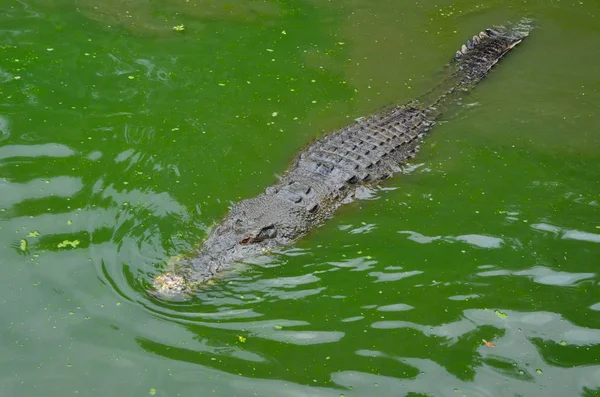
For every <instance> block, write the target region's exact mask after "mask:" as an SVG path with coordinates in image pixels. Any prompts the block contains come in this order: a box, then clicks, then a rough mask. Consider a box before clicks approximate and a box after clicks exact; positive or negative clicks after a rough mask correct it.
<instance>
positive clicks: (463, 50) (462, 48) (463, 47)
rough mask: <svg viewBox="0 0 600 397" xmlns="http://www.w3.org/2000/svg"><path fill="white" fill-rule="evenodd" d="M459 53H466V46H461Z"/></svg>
mask: <svg viewBox="0 0 600 397" xmlns="http://www.w3.org/2000/svg"><path fill="white" fill-rule="evenodd" d="M460 52H462V53H463V54H466V53H467V46H466V45H464V44H463V46H462V47H460Z"/></svg>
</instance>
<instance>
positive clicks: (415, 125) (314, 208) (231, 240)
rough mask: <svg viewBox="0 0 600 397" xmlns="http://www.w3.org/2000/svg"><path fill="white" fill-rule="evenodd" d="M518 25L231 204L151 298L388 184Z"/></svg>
mask: <svg viewBox="0 0 600 397" xmlns="http://www.w3.org/2000/svg"><path fill="white" fill-rule="evenodd" d="M528 23H529V21H527V20H523V21H521V22H519V23H517V24H514V25H512V26H511V27H509V28H497V29H487V30H486V31H485V32H481V33H480V34H479V35H476V36H474V37H473V39H472V40H469V41H468V42H467V44H465V45H463V46H462V48H461V50H460V51H457V53H456V56H455V59H454V60H453V62H452V63H451V64H450V65H449V68H448V69H447V70H448V71H449V73H448V77H447V78H446V79H445V80H444V81H443V82H442V83H441V84H440V85H439V86H438V87H436V88H434V89H433V90H432V91H431V92H429V93H427V94H426V95H424V96H423V97H422V98H420V99H419V100H418V101H414V102H413V103H411V104H409V105H405V106H398V107H394V108H391V109H389V110H387V111H385V112H382V113H381V114H378V115H374V116H371V117H369V118H366V119H362V120H359V121H357V122H356V123H354V124H352V125H350V126H347V127H345V128H342V129H340V130H338V131H334V132H332V133H330V134H328V135H325V136H324V137H322V138H321V139H319V140H317V141H316V142H314V143H313V144H311V145H310V146H308V147H307V148H306V149H305V150H303V151H302V152H301V153H300V154H299V155H298V157H297V159H296V161H294V163H293V165H292V167H290V169H289V170H288V171H287V172H286V174H285V175H284V176H283V178H282V179H281V180H280V182H279V183H277V184H276V185H274V186H271V187H269V188H267V189H266V191H265V193H263V194H261V195H259V196H257V197H254V198H250V199H247V200H243V201H241V202H239V203H238V204H236V205H235V206H234V207H233V208H232V209H231V211H230V212H229V214H228V215H227V216H226V217H225V218H224V219H223V220H222V221H221V222H220V223H218V224H217V225H216V226H215V227H214V228H213V229H212V231H211V232H210V234H209V235H208V237H207V238H206V240H205V241H204V243H203V244H202V247H201V249H200V250H199V252H197V253H196V254H194V255H193V256H191V257H189V258H182V259H181V260H180V261H179V262H178V263H176V264H175V266H174V269H173V270H172V271H169V272H166V273H163V274H161V275H159V276H157V277H156V278H155V279H154V285H153V286H154V291H152V293H153V294H154V295H155V296H158V297H160V298H167V299H181V298H182V297H185V296H186V295H188V294H189V293H191V292H192V291H193V290H195V289H196V288H198V287H199V286H201V285H207V284H210V283H211V282H212V281H213V280H214V279H216V278H217V277H219V275H221V274H223V273H224V272H227V271H229V270H231V269H233V268H234V266H235V264H236V263H239V262H244V261H248V260H250V259H252V258H255V257H257V256H260V255H265V254H267V253H269V252H271V251H274V250H276V249H277V248H279V247H283V246H287V245H290V244H292V243H293V242H295V241H296V240H298V239H299V238H301V237H302V236H304V235H306V234H307V233H308V232H309V231H310V230H312V229H314V228H315V227H316V226H318V225H320V224H322V223H323V222H324V221H325V220H326V219H327V218H329V217H331V216H332V214H333V213H334V212H335V210H336V209H337V208H338V207H339V206H340V205H342V203H344V202H346V201H348V199H351V198H352V197H353V196H354V194H355V192H356V189H357V188H358V187H359V186H366V185H374V184H377V183H379V182H380V181H382V180H385V179H387V178H389V177H390V176H392V175H393V174H394V173H396V172H398V171H399V170H400V166H401V165H402V164H405V163H406V161H407V160H409V159H410V158H412V157H414V155H415V154H416V152H417V151H418V149H419V142H420V141H421V139H422V138H423V137H424V136H425V134H426V133H427V132H428V131H429V130H430V129H431V127H432V126H433V125H434V124H435V120H436V119H437V117H438V116H439V115H440V113H441V112H442V111H443V108H445V107H447V106H448V105H450V104H452V103H453V102H455V101H456V100H457V97H458V96H459V95H461V94H462V92H463V91H466V90H468V89H470V88H472V87H473V86H474V85H475V84H477V83H478V82H479V81H480V80H481V79H482V78H484V77H485V76H486V75H487V73H488V72H489V70H490V69H491V67H492V66H494V65H495V64H496V63H497V62H498V60H500V58H502V57H503V56H504V55H505V54H506V53H507V52H508V51H510V50H511V49H512V48H513V47H514V46H516V45H517V44H518V43H520V42H521V40H522V39H523V38H524V37H525V36H527V34H528V32H529V31H530V30H531V27H530V25H529V24H528Z"/></svg>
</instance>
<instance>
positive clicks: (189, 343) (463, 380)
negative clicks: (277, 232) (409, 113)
mask: <svg viewBox="0 0 600 397" xmlns="http://www.w3.org/2000/svg"><path fill="white" fill-rule="evenodd" d="M49 3H51V4H49ZM0 10H1V12H0V22H1V24H0V53H1V54H2V56H1V57H0V94H1V97H2V101H1V102H0V211H1V212H0V238H1V241H2V244H0V266H1V267H2V270H3V280H4V282H3V286H4V288H2V289H1V290H0V310H1V311H0V313H1V315H2V322H1V323H0V336H1V339H0V340H1V342H0V348H1V351H2V354H1V355H0V360H1V363H2V364H1V367H0V368H1V370H0V395H2V396H35V395H45V396H61V397H62V396H66V395H83V396H99V395H112V396H145V395H156V396H190V395H215V396H253V395H258V396H340V395H345V396H365V395H381V396H417V395H432V396H456V395H459V396H463V395H464V396H517V395H523V396H541V395H543V396H561V397H562V396H577V395H581V396H592V395H598V394H600V364H599V363H598V360H599V358H600V292H599V288H598V286H599V283H600V277H599V276H598V265H599V264H600V209H599V206H600V185H599V182H598V175H599V171H600V168H599V166H598V160H599V159H600V117H599V116H598V112H597V109H598V104H599V103H600V78H599V77H598V72H597V65H598V64H600V52H599V51H598V49H600V23H599V22H598V17H599V9H598V4H597V2H592V1H586V0H584V1H581V2H580V1H573V2H569V1H567V2H565V1H554V2H518V1H510V2H505V1H504V2H500V1H492V2H486V3H481V2H475V1H471V0H464V1H458V2H449V1H446V2H442V3H440V2H433V1H424V2H417V3H414V2H413V3H410V4H403V3H400V2H397V1H392V0H377V1H373V0H368V1H367V0H353V1H347V2H340V1H333V2H330V1H318V0H307V1H294V2H292V1H248V2H246V1H239V0H234V1H230V2H227V3H222V2H217V1H197V0H189V1H175V0H171V1H164V2H149V3H148V2H142V1H134V0H130V1H103V2H92V1H88V0H62V1H54V2H47V1H42V0H23V1H15V0H6V1H5V2H3V3H2V5H0ZM522 16H529V17H532V18H534V19H535V20H536V24H537V25H538V28H537V29H536V30H535V31H534V32H533V33H532V35H531V36H530V37H529V38H528V39H527V40H526V42H524V43H523V45H521V46H519V48H518V49H517V50H516V51H515V52H514V53H512V54H510V56H509V57H507V59H505V60H504V61H503V62H502V63H501V65H499V67H498V68H496V70H494V72H493V73H492V74H491V75H490V78H489V79H486V80H485V81H484V82H483V83H482V84H481V85H480V86H479V87H478V88H477V89H476V90H475V91H474V92H473V93H471V94H469V95H468V96H466V97H465V100H464V102H463V103H461V104H458V105H457V106H456V108H455V109H452V110H451V112H450V113H448V114H447V115H446V116H445V118H444V120H443V122H441V123H440V125H438V126H437V127H436V128H435V129H434V130H433V133H432V134H431V136H430V137H429V138H428V140H427V141H426V143H425V144H424V147H423V149H422V151H421V153H420V155H419V156H418V158H417V159H416V161H415V163H414V164H413V167H412V168H411V170H412V171H411V172H408V173H407V174H404V175H398V176H397V177H395V178H394V179H393V180H391V181H389V182H388V183H386V184H385V185H384V186H383V187H382V188H380V189H376V190H375V191H374V192H372V196H371V197H370V198H368V199H364V200H361V201H358V202H355V203H353V204H350V205H347V206H346V207H345V208H343V209H342V210H341V211H340V212H339V213H338V214H337V216H336V217H335V218H334V219H332V220H331V221H330V222H328V223H327V224H326V225H324V226H323V227H322V228H320V229H319V230H316V231H315V232H314V233H312V234H311V235H310V236H309V237H307V238H305V239H303V240H302V241H301V242H300V243H299V244H297V245H296V246H294V247H291V248H290V249H289V250H287V251H286V252H285V253H282V254H281V255H278V256H276V257H275V258H274V261H273V262H272V263H269V264H264V265H257V266H254V267H252V268H249V269H246V270H244V271H241V272H239V273H234V274H231V275H229V276H228V277H226V278H225V279H224V280H223V281H222V282H220V283H218V284H217V285H215V286H214V287H212V288H210V289H206V290H202V291H200V292H199V293H198V294H197V297H196V299H194V300H193V301H190V302H173V303H166V302H160V301H156V300H153V299H152V298H151V297H149V296H148V295H147V294H146V292H145V291H146V288H147V287H148V285H149V283H150V282H151V280H152V277H153V276H154V275H156V274H157V273H158V272H160V271H161V270H162V269H164V267H165V262H166V261H167V260H168V258H169V257H170V256H172V255H177V254H179V253H181V252H186V251H189V250H191V249H193V247H194V246H195V245H197V244H198V243H199V242H200V241H201V240H202V238H203V237H204V236H205V233H206V230H207V229H208V228H209V227H210V226H211V224H212V223H213V222H215V221H217V220H218V219H219V218H220V217H221V216H223V214H224V213H225V212H226V211H227V208H228V206H229V205H230V203H231V202H232V201H237V200H239V199H242V198H247V197H251V196H253V195H256V194H258V193H259V192H261V191H262V190H263V189H264V188H265V187H266V186H268V185H269V184H271V183H273V182H274V181H275V179H276V177H275V176H274V175H275V174H277V173H281V172H283V171H284V170H285V168H286V167H287V165H288V164H289V162H290V161H291V159H292V158H293V156H294V154H295V153H297V151H298V150H300V149H301V148H302V147H303V146H304V145H305V144H307V143H308V142H310V141H311V140H312V139H314V138H315V137H317V136H319V135H320V134H322V133H324V132H326V131H329V130H331V129H333V128H338V127H341V126H343V125H345V124H347V123H349V122H350V121H351V120H352V119H353V118H356V117H358V116H361V115H366V114H369V113H372V112H374V111H376V110H378V109H380V108H381V107H383V106H386V105H390V104H393V103H402V102H405V101H408V100H410V99H411V98H413V97H416V96H417V95H419V94H420V93H423V92H425V91H426V90H427V89H428V88H431V87H432V86H433V85H434V84H435V83H436V81H437V77H439V75H440V71H441V69H442V67H443V65H444V64H445V63H446V62H447V61H448V59H449V58H450V57H451V56H452V54H453V53H454V51H455V50H456V48H457V47H459V46H460V45H461V44H462V42H463V41H464V40H466V38H468V37H469V36H471V35H473V34H474V33H476V32H478V31H479V30H481V29H482V28H485V27H487V26H489V25H492V24H494V23H501V22H504V21H507V20H511V19H513V20H514V19H518V18H520V17H522ZM180 25H183V31H177V30H174V29H173V28H174V27H175V26H180ZM274 115H275V116H274ZM485 341H487V343H486V342H485ZM492 345H493V346H492Z"/></svg>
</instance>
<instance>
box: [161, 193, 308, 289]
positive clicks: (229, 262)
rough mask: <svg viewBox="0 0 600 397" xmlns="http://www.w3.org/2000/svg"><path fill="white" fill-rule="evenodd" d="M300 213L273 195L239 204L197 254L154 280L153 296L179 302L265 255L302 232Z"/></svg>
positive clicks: (205, 241) (302, 225) (214, 228)
mask: <svg viewBox="0 0 600 397" xmlns="http://www.w3.org/2000/svg"><path fill="white" fill-rule="evenodd" d="M305 229H306V227H305V221H303V211H299V210H298V208H297V207H295V206H293V205H292V204H291V203H289V202H287V201H285V200H282V199H281V198H278V197H277V196H274V195H265V194H263V195H260V196H258V197H256V198H252V199H248V200H244V201H241V202H239V203H238V204H237V205H235V206H234V207H233V208H232V209H231V211H230V212H229V214H228V215H227V216H226V217H225V218H224V219H223V220H221V222H219V223H218V224H217V225H215V227H213V228H212V230H211V232H210V233H209V235H208V237H207V238H206V240H204V242H203V244H202V246H201V248H200V250H199V251H198V252H197V253H196V254H195V255H193V257H190V258H183V259H181V260H180V261H179V262H178V263H176V264H175V266H174V269H173V271H170V272H167V273H163V274H160V275H158V276H157V277H156V278H155V279H154V283H153V285H154V291H153V292H152V293H153V295H155V296H158V297H160V298H166V299H179V298H181V297H182V296H185V295H187V294H189V293H190V292H192V291H193V290H194V289H195V288H197V287H199V286H202V285H209V284H210V283H211V282H212V281H213V280H214V279H215V278H216V277H218V276H219V275H221V274H223V273H225V272H227V271H228V270H231V269H233V268H234V267H235V264H236V263H240V262H248V261H249V260H251V259H252V258H256V257H258V256H262V255H265V254H268V253H269V252H271V251H272V250H273V249H275V248H276V247H278V246H282V245H286V244H289V243H290V242H292V241H293V240H295V239H296V238H298V237H300V236H301V235H302V234H303V233H304V232H305Z"/></svg>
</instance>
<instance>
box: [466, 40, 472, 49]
mask: <svg viewBox="0 0 600 397" xmlns="http://www.w3.org/2000/svg"><path fill="white" fill-rule="evenodd" d="M467 48H468V49H469V50H470V49H472V48H473V43H472V42H471V40H467Z"/></svg>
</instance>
